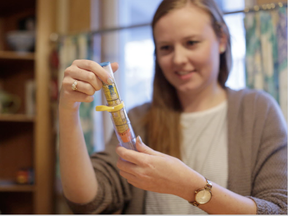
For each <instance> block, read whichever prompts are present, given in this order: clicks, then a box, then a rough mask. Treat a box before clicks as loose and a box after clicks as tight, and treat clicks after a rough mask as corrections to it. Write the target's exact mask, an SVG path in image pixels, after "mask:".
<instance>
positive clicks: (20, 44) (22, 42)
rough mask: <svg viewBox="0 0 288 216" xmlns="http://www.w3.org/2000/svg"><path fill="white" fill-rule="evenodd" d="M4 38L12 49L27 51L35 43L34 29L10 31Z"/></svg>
mask: <svg viewBox="0 0 288 216" xmlns="http://www.w3.org/2000/svg"><path fill="white" fill-rule="evenodd" d="M6 39H7V42H8V44H9V46H10V47H11V48H12V49H13V50H14V51H17V52H29V51H31V50H32V48H33V47H34V45H35V31H11V32H8V33H7V35H6Z"/></svg>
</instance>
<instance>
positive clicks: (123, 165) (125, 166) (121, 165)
mask: <svg viewBox="0 0 288 216" xmlns="http://www.w3.org/2000/svg"><path fill="white" fill-rule="evenodd" d="M117 167H118V169H119V170H121V171H123V172H127V173H130V174H132V175H135V174H136V170H137V165H136V164H133V163H130V162H129V161H124V160H123V159H122V158H119V159H118V161H117Z"/></svg>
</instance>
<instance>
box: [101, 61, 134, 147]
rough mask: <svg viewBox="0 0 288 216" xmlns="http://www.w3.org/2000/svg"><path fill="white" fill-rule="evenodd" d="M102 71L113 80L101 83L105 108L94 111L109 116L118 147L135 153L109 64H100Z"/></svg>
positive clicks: (129, 128)
mask: <svg viewBox="0 0 288 216" xmlns="http://www.w3.org/2000/svg"><path fill="white" fill-rule="evenodd" d="M100 65H101V66H102V67H103V69H104V70H105V71H106V72H108V73H109V74H110V76H111V77H112V78H113V80H114V83H113V84H111V85H110V84H106V83H104V82H102V83H103V88H102V91H103V92H104V95H105V98H106V101H107V106H104V105H101V106H96V111H107V112H109V113H110V114H111V119H112V122H113V126H114V130H115V133H116V135H117V138H118V141H119V142H120V145H121V146H123V147H125V148H127V149H132V150H135V151H136V146H135V144H136V138H135V134H134V131H133V128H132V126H131V123H130V120H129V118H128V116H127V113H126V110H125V107H124V102H123V101H121V98H120V94H119V91H118V89H117V86H116V83H115V79H114V74H113V71H112V68H111V64H110V62H103V63H100Z"/></svg>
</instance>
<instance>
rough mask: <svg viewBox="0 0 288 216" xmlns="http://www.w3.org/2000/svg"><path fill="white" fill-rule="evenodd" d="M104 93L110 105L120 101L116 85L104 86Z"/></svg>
mask: <svg viewBox="0 0 288 216" xmlns="http://www.w3.org/2000/svg"><path fill="white" fill-rule="evenodd" d="M103 91H104V94H105V97H106V100H107V102H108V103H109V102H111V101H114V100H117V99H119V95H118V91H117V89H116V86H115V84H112V85H103Z"/></svg>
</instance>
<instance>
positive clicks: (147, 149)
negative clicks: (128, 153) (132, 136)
mask: <svg viewBox="0 0 288 216" xmlns="http://www.w3.org/2000/svg"><path fill="white" fill-rule="evenodd" d="M136 149H137V150H138V152H143V153H146V154H149V155H154V154H155V153H156V152H155V151H154V150H153V149H151V148H150V147H148V146H147V145H145V144H144V143H143V141H142V139H141V137H140V136H138V137H137V139H136Z"/></svg>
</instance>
